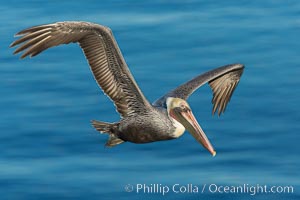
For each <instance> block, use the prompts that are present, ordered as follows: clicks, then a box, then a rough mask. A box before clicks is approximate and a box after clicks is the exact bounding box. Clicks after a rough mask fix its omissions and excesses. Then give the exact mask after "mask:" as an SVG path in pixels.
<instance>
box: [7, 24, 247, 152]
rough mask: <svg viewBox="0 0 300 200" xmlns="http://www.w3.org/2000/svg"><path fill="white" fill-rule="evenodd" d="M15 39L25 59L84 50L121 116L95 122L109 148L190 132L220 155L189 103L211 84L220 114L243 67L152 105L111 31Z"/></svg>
mask: <svg viewBox="0 0 300 200" xmlns="http://www.w3.org/2000/svg"><path fill="white" fill-rule="evenodd" d="M16 36H22V37H20V38H19V39H17V40H16V41H14V42H13V43H12V44H11V45H10V47H14V46H16V45H20V46H19V47H18V48H17V49H16V50H15V51H14V54H16V53H19V52H21V51H24V53H23V55H22V56H21V58H25V57H26V56H30V57H33V56H36V55H38V54H39V53H41V52H42V51H44V50H46V49H48V48H50V47H54V46H58V45H61V44H69V43H71V42H73V43H75V42H76V43H78V44H79V45H80V47H81V48H82V50H83V53H84V54H85V56H86V59H87V61H88V63H89V66H90V69H91V71H92V73H93V75H94V78H95V79H96V81H97V83H98V85H99V86H100V88H101V89H102V90H103V92H104V93H105V94H106V95H107V96H108V97H109V98H110V99H111V100H112V101H113V102H114V105H115V107H116V110H117V111H118V112H119V113H120V116H121V119H120V121H119V122H115V123H107V122H101V121H96V120H93V121H92V125H93V126H94V127H95V129H96V130H98V131H99V132H101V133H107V134H108V135H109V138H108V141H107V143H106V146H109V147H112V146H115V145H118V144H121V143H123V142H125V141H128V142H133V143H148V142H155V141H161V140H170V139H175V138H178V137H180V136H181V135H182V134H183V133H184V131H185V130H187V131H188V132H190V133H191V134H192V136H193V137H194V138H195V139H196V140H197V141H198V142H199V143H201V144H202V145H203V146H204V147H205V148H206V149H207V150H208V151H209V152H210V153H211V154H212V155H213V156H215V155H216V151H215V150H214V148H213V146H212V145H211V143H210V141H209V140H208V138H207V136H206V135H205V133H204V131H203V130H202V128H201V127H200V125H199V123H198V122H197V120H196V118H195V117H194V115H193V113H192V110H191V107H190V106H189V104H188V103H187V101H186V100H187V99H188V97H189V96H190V95H191V94H192V93H193V92H194V91H195V90H196V89H198V88H199V87H201V86H202V85H204V84H206V83H208V84H209V86H210V87H211V89H212V92H213V98H212V104H213V109H212V113H213V114H214V113H215V112H217V113H218V115H220V114H221V113H223V112H224V111H225V108H226V106H227V104H228V102H229V100H230V98H231V95H232V93H233V91H234V89H235V88H236V86H237V85H238V83H239V80H240V77H241V75H242V73H243V69H244V66H243V65H242V64H231V65H226V66H222V67H219V68H216V69H213V70H211V71H208V72H206V73H203V74H201V75H198V76H197V77H195V78H193V79H191V80H190V81H188V82H186V83H184V84H182V85H180V86H179V87H177V88H175V89H173V90H171V91H170V92H168V93H167V94H165V95H164V96H162V97H160V98H159V99H158V100H156V101H155V102H154V103H152V104H150V103H149V102H148V101H147V99H146V98H145V96H144V95H143V93H142V92H141V90H140V88H139V87H138V85H137V83H136V81H135V80H134V78H133V76H132V74H131V73H130V71H129V69H128V67H127V64H126V62H125V60H124V58H123V56H122V53H121V51H120V49H119V47H118V44H117V42H116V40H115V38H114V36H113V34H112V31H111V29H110V28H108V27H106V26H102V25H98V24H94V23H89V22H76V21H74V22H57V23H53V24H46V25H41V26H34V27H31V28H28V29H25V30H22V31H20V32H19V33H17V34H16Z"/></svg>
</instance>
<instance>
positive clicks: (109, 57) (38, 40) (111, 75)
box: [10, 22, 150, 117]
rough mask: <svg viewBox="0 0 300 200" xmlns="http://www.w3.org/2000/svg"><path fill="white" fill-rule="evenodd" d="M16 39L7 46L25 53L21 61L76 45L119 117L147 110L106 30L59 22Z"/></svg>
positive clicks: (148, 106) (104, 28) (34, 29)
mask: <svg viewBox="0 0 300 200" xmlns="http://www.w3.org/2000/svg"><path fill="white" fill-rule="evenodd" d="M16 36H22V37H21V38H19V39H17V40H16V41H14V42H13V43H12V44H11V45H10V47H14V46H17V45H21V46H19V47H18V48H17V49H16V50H15V52H14V54H16V53H19V52H21V51H25V53H23V55H22V56H21V58H25V57H26V56H30V57H33V56H36V55H38V54H39V53H41V52H42V51H44V50H46V49H48V48H50V47H54V46H58V45H61V44H69V43H71V42H77V43H79V45H80V47H81V48H82V50H83V52H84V54H85V56H86V58H87V60H88V63H89V65H90V68H91V71H92V72H93V75H94V77H95V79H96V81H97V83H98V85H99V86H100V87H101V88H102V90H103V91H104V93H105V94H106V95H107V96H108V97H110V99H111V100H112V101H113V102H114V104H115V106H116V109H117V111H118V112H119V113H120V114H121V116H122V117H125V116H128V115H131V114H135V113H137V112H146V111H147V110H148V109H149V108H150V104H149V103H148V101H147V100H146V98H145V97H144V95H143V93H142V92H141V90H140V89H139V87H138V85H137V84H136V82H135V80H134V78H133V76H132V75H131V73H130V71H129V69H128V67H127V64H126V62H125V60H124V58H123V56H122V54H121V51H120V49H119V47H118V45H117V42H116V41H115V39H114V37H113V34H112V32H111V30H110V29H109V28H107V27H105V26H102V25H97V24H93V23H88V22H58V23H54V24H47V25H41V26H35V27H31V28H28V29H25V30H23V31H20V32H19V33H17V34H16Z"/></svg>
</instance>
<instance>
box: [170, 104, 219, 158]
mask: <svg viewBox="0 0 300 200" xmlns="http://www.w3.org/2000/svg"><path fill="white" fill-rule="evenodd" d="M174 114H175V115H176V118H177V120H178V121H179V122H180V123H181V124H182V125H183V126H184V127H185V128H186V129H187V130H188V131H189V132H190V133H191V134H192V135H193V136H194V138H195V139H196V140H197V141H198V142H199V143H200V144H202V145H203V147H204V148H206V149H207V150H208V151H209V152H210V153H211V154H212V155H213V156H215V155H216V151H215V150H214V148H213V146H212V145H211V143H210V142H209V140H208V138H207V137H206V135H205V133H204V131H203V130H202V128H201V127H200V125H199V123H198V122H197V120H196V118H195V117H194V115H193V113H192V111H191V110H190V109H188V110H185V111H180V110H177V109H174Z"/></svg>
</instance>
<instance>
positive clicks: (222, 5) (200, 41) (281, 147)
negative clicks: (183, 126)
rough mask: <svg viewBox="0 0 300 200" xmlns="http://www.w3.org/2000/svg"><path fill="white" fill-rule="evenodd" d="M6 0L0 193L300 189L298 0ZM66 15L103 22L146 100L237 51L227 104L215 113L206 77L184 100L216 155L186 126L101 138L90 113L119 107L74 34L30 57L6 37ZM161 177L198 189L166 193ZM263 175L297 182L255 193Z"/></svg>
mask: <svg viewBox="0 0 300 200" xmlns="http://www.w3.org/2000/svg"><path fill="white" fill-rule="evenodd" d="M0 11H1V26H0V32H1V37H0V43H1V46H0V50H1V57H0V60H1V67H0V77H1V78H0V87H1V88H0V91H1V98H0V110H1V115H0V128H1V134H0V138H1V139H0V152H1V153H0V194H1V199H26V200H27V199H28V200H29V199H30V200H32V199H141V198H143V199H161V198H163V199H187V198H188V199H217V198H222V199H250V198H251V199H269V198H272V199H299V198H300V192H299V189H300V182H299V178H300V177H299V175H300V173H299V169H300V159H299V153H300V145H299V141H300V136H299V131H300V125H299V120H300V107H299V101H300V89H299V88H300V87H299V86H300V79H299V75H300V58H299V52H300V40H299V35H300V20H299V19H300V18H299V17H300V3H299V1H296V0H295V1H271V0H270V1H258V0H254V1H243V0H240V1H233V0H230V1H218V2H213V1H193V0H189V1H172V3H167V1H159V0H152V1H138V0H136V1H121V0H119V1H108V0H105V1H101V2H100V1H76V2H72V1H46V2H40V1H9V2H8V1H7V2H6V3H5V4H2V5H1V6H0ZM66 20H80V21H91V22H95V23H99V24H103V25H106V26H109V27H110V28H111V29H112V30H113V32H114V35H115V37H116V39H117V41H118V43H119V46H120V48H121V50H122V52H123V55H124V57H125V59H126V61H127V63H128V65H129V67H130V70H131V72H132V74H133V75H134V77H135V79H136V81H137V82H138V84H139V86H140V88H141V90H142V91H143V92H144V94H145V96H146V97H147V98H148V99H149V101H151V102H152V101H154V100H155V99H156V98H158V97H160V96H161V95H163V94H164V93H166V92H167V91H169V90H170V89H172V88H174V87H176V86H178V85H179V84H181V83H183V82H185V81H187V80H189V79H191V78H192V77H194V76H196V75H198V74H200V73H203V72H205V71H207V70H210V69H213V68H216V67H219V66H222V65H225V64H230V63H237V62H238V63H243V64H244V65H245V66H246V68H245V71H244V74H243V77H242V79H241V81H240V84H239V85H238V87H237V89H236V91H235V93H234V94H233V96H232V99H231V102H230V103H229V105H228V108H227V110H226V112H225V114H224V115H222V116H221V117H217V116H214V117H212V115H211V109H212V105H211V98H212V93H211V90H210V88H209V87H208V86H207V85H206V86H204V87H203V88H201V89H199V90H198V91H197V92H195V93H194V94H193V95H192V96H191V97H190V99H189V100H188V102H189V104H190V105H191V107H192V109H193V112H194V115H195V116H196V118H197V119H198V121H199V123H200V124H201V126H202V128H203V129H204V131H205V132H206V134H207V135H208V137H209V138H210V140H211V142H212V144H213V145H214V147H215V148H216V150H217V152H218V153H217V156H216V157H212V156H211V155H210V154H209V153H208V152H207V151H206V150H204V149H203V147H202V146H200V145H199V144H198V143H197V142H196V141H195V140H194V139H193V138H192V137H191V135H190V134H188V133H185V134H184V135H183V136H182V137H181V138H179V139H177V140H172V141H164V142H156V143H151V144H143V145H136V144H131V143H125V144H122V145H120V146H117V147H115V148H105V147H104V144H105V142H106V140H107V136H106V135H100V134H99V133H98V132H97V131H95V130H94V129H93V128H92V127H91V125H90V120H92V119H97V120H101V121H108V122H113V121H118V120H119V115H118V114H117V113H116V112H115V108H114V106H113V104H112V103H111V102H110V101H109V100H108V98H107V97H106V96H105V95H103V93H102V92H101V90H100V89H98V87H97V84H96V83H95V81H94V79H93V77H92V75H91V73H90V71H89V68H88V66H87V63H86V60H85V58H84V56H83V54H82V52H81V50H80V48H79V47H78V45H76V44H70V45H63V46H60V47H56V48H52V49H49V50H47V51H46V52H44V53H42V54H41V55H39V56H37V57H35V58H33V59H28V58H27V59H24V60H20V59H19V58H18V56H13V55H12V53H13V49H9V48H8V46H9V44H10V43H11V42H12V41H13V40H14V38H13V35H14V34H15V33H16V32H18V31H20V30H21V29H24V28H27V27H30V26H34V25H40V24H46V23H53V22H57V21H66ZM139 184H142V185H143V184H145V186H147V187H148V188H144V189H145V191H144V190H143V189H141V190H139V191H137V187H138V186H140V185H139ZM151 184H152V185H151ZM155 184H157V186H159V187H158V188H163V187H164V186H166V187H168V188H170V190H172V187H173V186H174V185H175V184H179V185H180V186H183V188H188V186H187V185H188V184H192V185H193V186H194V187H193V188H195V187H198V188H199V191H198V192H188V191H186V192H179V193H176V192H175V191H169V192H168V193H166V194H165V195H162V193H161V192H160V191H156V192H155V191H154V189H153V188H155ZM215 185H217V186H219V189H220V191H214V186H215ZM257 185H260V186H263V185H266V186H267V187H268V188H270V187H271V186H279V187H282V188H283V187H284V186H292V187H293V192H290V193H289V194H288V193H287V192H277V193H271V192H260V193H259V192H258V194H253V192H252V193H251V192H249V190H251V189H249V188H250V187H251V186H253V187H255V186H257ZM204 186H205V188H204V191H203V192H202V189H203V187H204ZM209 186H211V187H210V189H211V190H209ZM222 186H223V187H225V186H229V187H230V186H244V187H246V188H248V189H249V190H248V192H244V193H241V192H240V193H234V192H228V193H226V192H224V190H222ZM125 187H126V189H128V188H129V190H130V189H133V191H132V192H126V190H125ZM151 189H152V193H151ZM279 189H280V188H279ZM183 190H184V189H183Z"/></svg>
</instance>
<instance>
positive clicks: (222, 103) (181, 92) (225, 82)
mask: <svg viewBox="0 0 300 200" xmlns="http://www.w3.org/2000/svg"><path fill="white" fill-rule="evenodd" d="M243 70H244V66H243V65H241V64H232V65H226V66H223V67H219V68H217V69H214V70H211V71H208V72H206V73H204V74H201V75H199V76H197V77H195V78H193V79H192V80H190V81H188V82H186V83H184V84H182V85H180V86H179V87H177V88H176V89H174V90H172V91H170V92H168V93H167V94H166V95H164V96H163V97H161V98H159V99H158V100H156V101H155V102H154V103H153V105H155V106H164V104H165V102H166V99H167V98H168V97H176V98H181V99H185V100H186V99H188V97H189V96H190V95H191V94H192V93H193V92H194V91H195V90H197V89H198V88H199V87H201V86H202V85H204V84H205V83H207V82H208V84H209V86H210V87H211V89H212V91H213V98H212V104H213V109H212V113H213V114H215V112H216V111H218V115H220V114H221V113H224V111H225V109H226V106H227V104H228V102H229V101H230V98H231V96H232V94H233V91H234V90H235V88H236V86H237V85H238V83H239V81H240V78H241V76H242V73H243Z"/></svg>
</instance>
